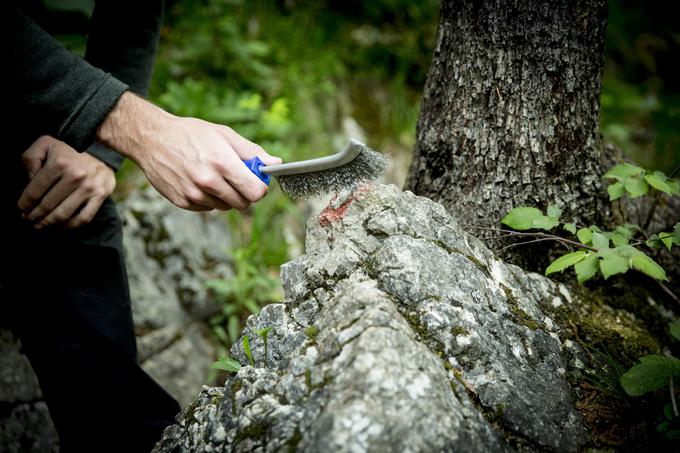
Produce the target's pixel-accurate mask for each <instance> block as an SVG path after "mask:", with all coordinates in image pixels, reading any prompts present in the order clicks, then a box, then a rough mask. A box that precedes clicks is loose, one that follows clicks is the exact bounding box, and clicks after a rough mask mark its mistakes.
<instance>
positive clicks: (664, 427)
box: [656, 420, 670, 433]
mask: <svg viewBox="0 0 680 453" xmlns="http://www.w3.org/2000/svg"><path fill="white" fill-rule="evenodd" d="M669 426H670V422H668V421H667V420H664V421H662V422H661V423H659V426H657V427H656V430H657V431H658V432H660V433H664V432H666V431H668V427H669Z"/></svg>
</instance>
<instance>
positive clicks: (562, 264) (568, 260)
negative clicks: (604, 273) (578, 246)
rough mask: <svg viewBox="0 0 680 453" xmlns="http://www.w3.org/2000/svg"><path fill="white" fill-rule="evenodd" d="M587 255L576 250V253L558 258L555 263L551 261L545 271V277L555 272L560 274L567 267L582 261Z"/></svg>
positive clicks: (582, 251)
mask: <svg viewBox="0 0 680 453" xmlns="http://www.w3.org/2000/svg"><path fill="white" fill-rule="evenodd" d="M587 254H588V253H587V252H585V251H584V250H578V251H576V252H572V253H567V254H566V255H564V256H560V257H559V258H557V259H556V260H555V261H553V262H552V263H551V264H550V266H548V268H547V269H546V270H545V275H550V274H553V273H555V272H562V271H563V270H565V269H566V268H568V267H569V266H573V265H574V264H576V263H578V262H579V261H581V260H582V259H584V258H585V257H586V255H587Z"/></svg>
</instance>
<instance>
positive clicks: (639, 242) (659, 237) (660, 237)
mask: <svg viewBox="0 0 680 453" xmlns="http://www.w3.org/2000/svg"><path fill="white" fill-rule="evenodd" d="M672 237H673V235H672V234H670V233H669V234H668V235H667V236H657V238H656V239H651V240H649V239H648V240H646V241H637V242H633V243H631V244H628V245H630V246H632V247H635V246H636V245H642V244H646V243H647V242H655V241H660V240H661V239H667V238H672Z"/></svg>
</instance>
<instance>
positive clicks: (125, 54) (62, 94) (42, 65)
mask: <svg viewBox="0 0 680 453" xmlns="http://www.w3.org/2000/svg"><path fill="white" fill-rule="evenodd" d="M19 5H21V4H19ZM3 9H4V10H5V11H3V18H2V19H0V20H2V21H3V22H5V23H4V24H3V27H2V28H3V30H4V33H6V34H7V36H6V37H5V39H4V40H3V42H5V43H9V47H10V53H11V61H12V64H13V68H11V69H10V78H11V80H10V81H9V84H8V85H5V86H6V87H9V88H8V90H9V91H10V92H9V93H8V99H9V101H10V103H9V106H6V109H7V110H6V111H7V112H9V113H10V119H9V126H10V130H9V131H8V135H9V142H10V143H9V146H10V148H12V149H5V150H4V151H2V152H0V155H2V156H3V158H2V159H3V167H4V169H8V167H14V165H4V164H5V163H9V162H7V161H6V160H5V159H6V158H9V159H11V160H13V161H15V162H16V160H17V159H18V157H19V156H20V155H21V153H23V151H24V150H25V149H26V148H27V147H28V146H29V145H30V144H31V143H32V142H33V141H35V139H37V138H38V137H39V136H41V135H51V136H53V137H55V138H57V139H59V140H62V141H64V142H66V143H67V144H69V145H70V146H72V147H73V148H75V149H76V150H78V151H83V150H86V149H87V150H88V152H90V153H91V154H93V155H95V156H96V157H97V158H99V159H100V160H102V161H104V162H106V163H107V164H108V165H109V166H111V167H112V168H114V169H117V168H118V167H119V166H120V164H121V162H122V160H123V158H122V156H121V155H120V154H118V153H116V152H115V151H113V150H110V149H107V148H105V147H104V146H102V145H99V144H94V145H93V143H94V140H95V134H96V131H97V129H98V128H99V125H100V124H101V123H102V122H103V121H104V119H105V118H106V116H107V115H108V113H109V112H110V111H111V110H112V109H113V107H114V106H115V105H116V102H117V101H118V99H119V98H120V96H121V95H122V94H123V93H124V92H125V91H126V90H128V89H129V90H131V91H134V92H136V93H138V94H140V95H145V94H146V91H147V89H148V86H149V81H150V78H151V69H152V67H153V61H154V59H155V54H156V49H157V47H158V35H159V31H160V26H161V19H162V15H163V0H136V1H130V0H98V1H96V3H95V8H94V11H93V13H92V18H91V21H90V32H89V34H88V37H87V49H86V52H85V58H84V59H83V58H81V57H79V56H77V55H75V54H73V53H71V52H70V51H68V50H67V49H66V48H65V47H64V46H63V45H62V44H61V43H59V42H58V41H57V40H55V39H54V38H52V36H50V35H49V34H48V33H47V32H45V30H43V29H42V28H41V27H40V26H39V25H38V24H37V23H36V22H35V21H34V20H33V19H34V18H33V17H32V11H29V10H28V9H26V8H24V7H22V6H17V7H14V8H12V7H3ZM88 148H89V149H88ZM8 154H9V155H8ZM4 169H3V173H4V172H5V171H4Z"/></svg>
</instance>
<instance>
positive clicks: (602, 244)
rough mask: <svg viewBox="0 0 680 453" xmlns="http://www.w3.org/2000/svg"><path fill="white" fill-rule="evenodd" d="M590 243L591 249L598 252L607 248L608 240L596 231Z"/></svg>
mask: <svg viewBox="0 0 680 453" xmlns="http://www.w3.org/2000/svg"><path fill="white" fill-rule="evenodd" d="M591 241H592V243H593V247H595V248H596V249H598V250H599V249H606V248H609V239H607V236H605V235H604V234H602V233H598V232H597V231H596V232H594V233H593V237H592V239H591Z"/></svg>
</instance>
